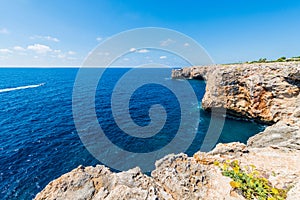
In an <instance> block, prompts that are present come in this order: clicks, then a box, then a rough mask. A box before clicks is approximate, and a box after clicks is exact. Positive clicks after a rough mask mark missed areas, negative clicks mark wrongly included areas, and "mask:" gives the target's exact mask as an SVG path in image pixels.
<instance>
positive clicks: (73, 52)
mask: <svg viewBox="0 0 300 200" xmlns="http://www.w3.org/2000/svg"><path fill="white" fill-rule="evenodd" d="M68 54H69V55H75V54H76V52H75V51H68Z"/></svg>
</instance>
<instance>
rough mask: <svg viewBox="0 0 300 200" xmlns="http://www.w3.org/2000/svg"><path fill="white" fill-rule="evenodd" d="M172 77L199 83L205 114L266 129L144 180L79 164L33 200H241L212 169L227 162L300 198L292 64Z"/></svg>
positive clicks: (173, 160)
mask: <svg viewBox="0 0 300 200" xmlns="http://www.w3.org/2000/svg"><path fill="white" fill-rule="evenodd" d="M172 77H173V78H190V79H203V80H205V81H206V83H207V85H206V92H205V96H204V98H203V100H202V107H203V109H204V110H210V109H211V108H226V109H227V110H228V111H229V113H230V114H232V115H234V116H236V117H240V118H247V119H252V120H255V121H258V122H260V123H265V124H271V126H269V127H267V128H266V130H264V131H263V132H261V133H258V134H257V135H255V136H253V137H251V138H249V140H248V143H247V145H243V144H241V143H229V144H218V145H217V147H216V148H215V149H214V150H212V151H210V152H208V153H203V152H197V153H196V154H195V155H194V157H188V156H187V155H185V154H178V155H167V156H165V157H164V158H163V159H161V160H159V161H157V162H156V169H155V170H154V171H153V172H152V173H151V176H146V175H144V174H142V172H141V170H140V169H139V168H134V169H131V170H128V171H126V172H120V173H113V172H110V170H109V169H108V168H106V167H104V166H100V165H97V166H96V167H83V166H79V167H78V168H77V169H74V170H73V171H72V172H69V173H67V174H65V175H63V176H61V177H60V178H58V179H56V180H54V181H52V182H51V183H49V184H48V186H46V188H44V189H43V190H42V191H41V192H40V193H39V194H37V196H36V198H35V199H130V198H136V199H199V198H200V199H220V198H222V199H244V197H243V196H241V194H239V193H237V192H236V191H235V190H233V189H232V188H231V187H230V184H229V183H230V179H229V178H228V177H225V176H223V175H222V173H221V171H220V170H219V169H218V167H216V166H214V165H213V163H214V162H215V161H218V162H224V161H225V160H227V159H230V160H234V159H236V160H238V161H239V162H240V163H241V165H242V166H249V165H251V164H254V165H255V166H256V167H257V169H258V170H259V171H261V172H262V173H264V174H265V176H266V177H268V178H269V180H270V182H271V183H272V184H273V185H276V186H278V187H279V188H289V187H291V189H290V190H289V192H288V197H287V199H296V197H297V196H298V197H299V196H300V193H299V191H300V190H299V188H300V170H299V167H298V166H299V165H300V109H299V107H300V106H299V105H300V102H299V101H300V100H298V99H299V98H298V97H299V83H300V63H299V62H290V63H266V64H260V63H255V64H233V65H215V66H199V67H189V68H184V69H181V70H173V72H172ZM283 160H284V162H285V163H283ZM273 172H274V173H273ZM274 174H275V176H274Z"/></svg>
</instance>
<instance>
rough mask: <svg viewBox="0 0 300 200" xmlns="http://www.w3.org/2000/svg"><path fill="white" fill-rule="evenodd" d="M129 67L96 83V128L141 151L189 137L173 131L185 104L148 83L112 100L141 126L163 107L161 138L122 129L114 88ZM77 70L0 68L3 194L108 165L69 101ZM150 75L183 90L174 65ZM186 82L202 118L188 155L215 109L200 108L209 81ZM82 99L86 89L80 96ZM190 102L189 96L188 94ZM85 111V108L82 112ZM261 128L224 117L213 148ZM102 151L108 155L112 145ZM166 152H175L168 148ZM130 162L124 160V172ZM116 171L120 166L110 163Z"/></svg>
mask: <svg viewBox="0 0 300 200" xmlns="http://www.w3.org/2000/svg"><path fill="white" fill-rule="evenodd" d="M130 70H131V68H111V69H106V70H105V72H104V73H103V74H102V76H101V80H99V82H98V86H97V87H96V93H95V112H96V116H97V118H98V122H99V126H101V128H102V130H103V132H105V135H106V136H107V138H108V139H109V140H111V141H112V143H113V144H114V145H116V146H118V147H119V148H121V149H125V150H127V151H131V152H137V153H148V152H151V151H155V150H158V149H160V150H162V152H163V147H164V146H165V145H167V144H168V143H170V141H171V140H172V139H173V138H175V137H179V138H177V140H178V141H181V140H182V141H184V140H185V133H184V134H180V135H178V136H177V135H176V132H177V131H178V129H179V124H180V122H181V120H180V116H181V114H182V113H181V112H182V111H181V110H180V106H181V104H180V103H181V102H180V101H178V99H176V94H174V92H173V91H172V90H170V89H168V88H166V86H164V85H159V84H157V83H150V82H149V83H148V84H145V85H144V86H141V87H138V89H137V90H136V91H135V92H133V93H132V95H131V97H130V100H129V102H127V103H126V101H127V100H126V99H125V96H126V95H122V94H120V93H119V94H118V95H117V97H116V98H114V101H115V102H116V103H117V104H118V105H121V107H122V105H123V106H124V108H126V107H128V110H129V114H130V118H131V119H128V120H132V121H133V122H134V123H136V124H137V125H138V126H141V127H147V126H148V125H149V124H150V123H151V116H150V114H149V109H150V108H151V106H152V105H157V104H161V106H162V107H163V108H164V109H165V112H166V115H167V119H166V120H165V123H166V124H165V125H163V128H162V129H161V130H160V131H159V137H158V138H155V137H154V136H153V137H152V139H153V140H147V139H143V138H138V139H136V137H129V136H128V135H127V134H126V132H122V129H121V128H120V127H119V126H118V124H117V123H116V121H115V119H114V115H112V103H111V102H112V93H113V92H114V89H115V88H116V86H117V84H118V82H119V81H120V79H122V77H123V76H125V75H126V73H128V72H129V71H130ZM139 70H141V71H140V72H141V76H132V77H131V80H132V82H134V81H135V80H134V79H141V78H143V76H144V77H146V76H147V77H148V75H147V71H145V70H146V69H139ZM78 72H79V69H77V68H1V69H0V199H4V200H5V199H22V200H23V199H32V198H34V197H35V195H36V194H37V193H38V192H40V191H41V190H42V189H43V188H44V187H45V186H46V185H47V184H48V183H49V182H50V181H52V180H54V179H56V178H58V177H59V176H61V175H63V174H64V173H67V172H69V171H71V170H72V169H74V168H76V167H78V166H79V165H83V166H95V165H97V164H103V163H102V161H101V160H99V159H97V158H96V157H95V155H93V154H92V153H90V151H89V150H88V149H87V148H86V147H85V146H86V145H85V143H84V142H83V141H82V140H81V139H82V138H81V136H80V134H79V131H78V130H77V129H78V127H77V126H75V122H74V115H73V114H74V113H73V110H72V109H73V106H72V100H73V99H72V98H73V91H74V84H75V81H76V77H77V75H78ZM151 76H153V77H154V76H155V77H160V79H161V81H162V82H164V83H166V85H175V86H176V88H181V86H182V85H183V84H184V83H186V82H185V81H183V80H173V79H171V78H170V77H171V69H151ZM88 79H89V78H88V77H87V80H88ZM188 84H189V85H190V86H191V88H192V90H193V91H194V93H195V95H196V99H197V103H194V104H191V105H189V108H188V109H190V110H189V111H188V112H191V113H194V114H195V113H196V114H199V116H200V118H199V121H198V123H197V129H195V130H196V131H195V137H194V139H193V141H192V142H191V144H190V145H189V147H188V148H186V151H185V153H187V154H188V155H190V156H191V155H193V154H194V153H195V152H197V151H199V149H201V145H202V143H203V141H204V138H205V136H206V133H207V131H208V129H209V125H210V121H211V114H210V113H209V112H206V111H203V110H202V109H201V100H202V98H203V95H204V92H205V82H204V81H201V80H188ZM129 85H130V84H129ZM125 87H126V85H125ZM183 92H184V91H183ZM126 98H127V97H126ZM84 99H85V96H84V94H83V95H82V100H84ZM79 101H80V99H79ZM123 101H124V103H123ZM185 101H189V97H188V96H187V97H186V98H185ZM79 111H80V110H79ZM84 112H85V110H84V108H82V113H84ZM154 114H155V113H154ZM223 117H224V116H223ZM77 120H78V119H77ZM79 120H80V119H79ZM124 120H125V121H126V119H124ZM125 121H124V123H126V122H125ZM121 123H122V121H121ZM185 126H186V127H187V129H186V134H189V131H191V130H189V128H188V124H186V125H185ZM76 128H77V129H76ZM193 128H194V127H193ZM264 128H265V126H263V125H260V124H257V123H255V122H252V121H245V120H241V119H235V118H226V119H225V121H224V126H222V129H221V135H220V137H218V140H217V141H213V142H214V143H213V145H216V144H218V143H228V142H237V141H238V142H243V143H246V142H247V139H248V138H249V137H251V136H253V135H255V134H256V133H259V132H261V131H263V130H264ZM87 130H89V129H87ZM91 131H92V129H91ZM131 131H135V129H133V130H131ZM136 131H140V129H137V130H136ZM183 131H184V130H183ZM137 134H143V133H141V132H139V133H137ZM101 151H103V154H105V152H106V151H107V149H105V148H104V149H101ZM163 153H164V152H163ZM168 153H172V152H167V151H166V152H165V154H168ZM174 153H176V152H174ZM104 164H105V163H104ZM137 165H138V163H137ZM150 165H152V164H150ZM126 166H127V164H126V163H123V167H124V168H125V169H126ZM153 166H154V163H153ZM108 167H110V166H108ZM129 167H131V165H128V168H129ZM111 170H112V171H119V170H118V169H115V168H113V167H112V168H111Z"/></svg>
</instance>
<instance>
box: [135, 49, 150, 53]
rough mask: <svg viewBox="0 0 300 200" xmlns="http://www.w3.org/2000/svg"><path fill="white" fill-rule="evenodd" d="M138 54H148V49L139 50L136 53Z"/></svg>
mask: <svg viewBox="0 0 300 200" xmlns="http://www.w3.org/2000/svg"><path fill="white" fill-rule="evenodd" d="M137 52H138V53H148V52H149V50H148V49H140V50H138V51H137Z"/></svg>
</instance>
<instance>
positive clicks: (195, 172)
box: [35, 143, 300, 200]
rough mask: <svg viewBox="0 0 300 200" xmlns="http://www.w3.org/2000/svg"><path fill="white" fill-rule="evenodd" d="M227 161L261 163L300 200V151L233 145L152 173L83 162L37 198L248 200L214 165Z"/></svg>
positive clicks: (174, 160) (163, 164)
mask: <svg viewBox="0 0 300 200" xmlns="http://www.w3.org/2000/svg"><path fill="white" fill-rule="evenodd" d="M227 159H230V160H239V162H240V165H241V166H249V165H251V164H255V165H256V167H257V169H258V170H259V171H260V172H261V173H262V174H264V177H266V178H268V179H269V180H270V181H271V183H272V184H273V185H274V186H276V187H278V188H288V187H291V186H294V187H293V188H292V189H291V190H290V192H289V193H288V199H293V200H295V198H294V197H297V195H299V190H297V188H299V177H300V168H299V165H300V157H299V152H296V151H286V150H284V149H281V148H273V147H265V148H251V147H250V148H249V147H247V146H246V145H244V144H241V143H229V144H219V145H217V147H216V148H215V149H214V150H213V151H211V152H209V153H203V152H198V153H196V154H195V155H194V157H188V156H187V155H185V154H178V155H168V156H166V157H165V158H163V159H161V160H158V161H157V162H156V169H155V170H154V171H152V174H151V177H150V176H147V175H144V174H142V172H141V170H140V169H139V168H134V169H131V170H129V171H126V172H120V173H113V172H111V171H110V170H109V169H108V168H106V167H105V166H102V165H97V166H96V167H82V166H79V167H78V168H77V169H74V170H73V171H71V172H69V173H67V174H65V175H63V176H61V177H60V178H58V179H56V180H54V181H52V182H51V183H50V184H49V185H48V186H47V187H46V188H45V189H44V190H43V191H42V192H40V193H39V194H38V195H37V196H36V198H35V199H38V200H41V199H53V200H54V199H56V200H60V199H61V200H65V199H87V200H89V199H109V200H114V199H149V200H150V199H153V200H154V199H170V200H171V199H182V200H192V199H205V200H214V199H226V200H227V199H228V200H229V199H232V200H241V199H244V197H243V196H241V195H240V194H238V193H237V192H235V191H234V190H233V189H232V188H231V186H230V184H229V183H230V181H231V179H230V178H228V177H225V176H223V175H222V174H221V171H220V169H219V168H218V167H217V166H215V165H214V164H213V163H214V161H219V162H223V161H225V160H227ZM282 161H284V162H282Z"/></svg>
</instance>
